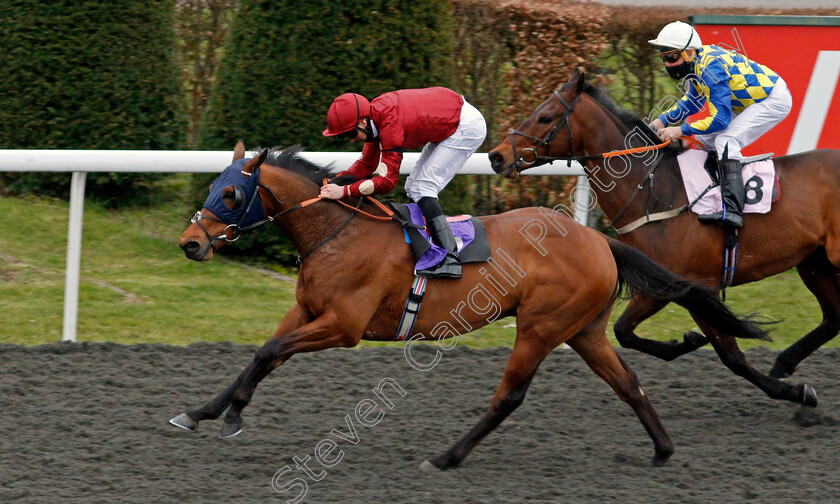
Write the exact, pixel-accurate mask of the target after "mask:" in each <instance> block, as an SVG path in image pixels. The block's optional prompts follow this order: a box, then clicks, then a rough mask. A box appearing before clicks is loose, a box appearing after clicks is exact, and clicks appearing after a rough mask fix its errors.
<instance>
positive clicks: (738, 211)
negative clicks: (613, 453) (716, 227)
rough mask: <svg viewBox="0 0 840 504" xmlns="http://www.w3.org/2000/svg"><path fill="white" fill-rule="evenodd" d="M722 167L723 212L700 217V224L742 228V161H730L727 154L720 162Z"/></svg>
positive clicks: (743, 195) (743, 191)
mask: <svg viewBox="0 0 840 504" xmlns="http://www.w3.org/2000/svg"><path fill="white" fill-rule="evenodd" d="M718 166H720V178H721V181H720V192H721V199H722V200H723V212H718V213H714V214H711V215H703V216H701V217H699V220H700V222H704V223H707V224H712V223H714V224H722V225H725V226H732V227H736V228H739V227H742V226H743V225H744V214H743V212H744V199H745V198H746V191H745V190H744V179H743V177H742V176H741V167H742V165H741V161H740V160H738V159H728V158H727V156H726V153H724V155H723V159H721V160H719V161H718Z"/></svg>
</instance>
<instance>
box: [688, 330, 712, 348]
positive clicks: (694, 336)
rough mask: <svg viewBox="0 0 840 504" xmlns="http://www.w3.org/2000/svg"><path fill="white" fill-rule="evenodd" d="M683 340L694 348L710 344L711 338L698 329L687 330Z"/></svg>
mask: <svg viewBox="0 0 840 504" xmlns="http://www.w3.org/2000/svg"><path fill="white" fill-rule="evenodd" d="M683 341H684V342H685V344H686V345H689V346H691V347H693V350H697V349H698V348H700V347H702V346H704V345H708V344H709V338H707V337H706V336H704V335H702V334H700V333H699V332H696V331H686V333H685V334H683Z"/></svg>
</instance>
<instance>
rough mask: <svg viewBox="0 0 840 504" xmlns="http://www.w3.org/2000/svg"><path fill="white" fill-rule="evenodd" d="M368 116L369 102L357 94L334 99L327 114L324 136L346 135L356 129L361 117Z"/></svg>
mask: <svg viewBox="0 0 840 504" xmlns="http://www.w3.org/2000/svg"><path fill="white" fill-rule="evenodd" d="M369 115H370V102H369V101H368V99H367V98H365V97H364V96H362V95H360V94H357V93H344V94H343V95H341V96H339V97H338V98H336V99H335V100H334V101H333V102H332V105H330V110H329V111H328V112H327V129H325V130H324V136H336V135H340V134H342V133H347V132H348V131H350V130H352V129H353V128H355V127H356V124H358V123H359V121H360V120H361V119H362V118H363V117H368V116H369Z"/></svg>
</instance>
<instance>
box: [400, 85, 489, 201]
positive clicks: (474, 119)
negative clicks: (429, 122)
mask: <svg viewBox="0 0 840 504" xmlns="http://www.w3.org/2000/svg"><path fill="white" fill-rule="evenodd" d="M485 136H487V124H486V123H485V122H484V116H482V115H481V112H479V111H478V109H477V108H475V107H473V106H472V105H470V104H469V103H467V100H466V99H465V100H464V105H463V106H462V107H461V121H460V122H459V123H458V129H456V130H455V133H453V134H452V135H451V136H449V138H447V139H445V140H443V141H440V142H437V143H431V142H430V143H427V144H426V146H425V147H423V152H421V153H420V158H419V159H418V160H417V164H415V165H414V168H413V169H412V170H411V174H410V175H409V176H408V180H406V182H405V192H406V194H408V197H409V198H411V199H412V200H413V201H415V202H416V201H419V200H420V198H425V197H432V198H437V197H438V193H439V192H440V191H442V190H443V188H444V187H446V184H448V183H449V181H450V180H452V178H453V177H455V174H456V173H458V170H460V169H461V168H462V167H463V166H464V163H466V162H467V159H469V158H470V156H472V155H473V153H474V152H475V151H476V150H478V148H479V147H480V146H481V144H482V142H484V137H485Z"/></svg>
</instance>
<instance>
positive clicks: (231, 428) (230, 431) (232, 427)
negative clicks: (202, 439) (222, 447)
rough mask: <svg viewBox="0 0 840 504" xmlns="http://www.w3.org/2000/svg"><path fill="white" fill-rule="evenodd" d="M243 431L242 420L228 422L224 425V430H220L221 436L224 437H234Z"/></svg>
mask: <svg viewBox="0 0 840 504" xmlns="http://www.w3.org/2000/svg"><path fill="white" fill-rule="evenodd" d="M241 433H242V422H236V423H228V422H225V424H224V425H222V430H221V432H219V437H220V438H222V439H227V438H232V437H233V436H238V435H239V434H241Z"/></svg>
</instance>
